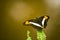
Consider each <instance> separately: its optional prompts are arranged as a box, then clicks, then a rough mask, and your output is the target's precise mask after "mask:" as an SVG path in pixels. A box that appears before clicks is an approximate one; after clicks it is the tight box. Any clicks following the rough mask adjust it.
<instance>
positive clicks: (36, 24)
mask: <svg viewBox="0 0 60 40" xmlns="http://www.w3.org/2000/svg"><path fill="white" fill-rule="evenodd" d="M29 23H30V24H33V25H35V26H38V27H41V28H43V27H42V26H41V25H39V24H38V23H34V22H29Z"/></svg>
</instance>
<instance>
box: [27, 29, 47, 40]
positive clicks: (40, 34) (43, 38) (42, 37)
mask: <svg viewBox="0 0 60 40" xmlns="http://www.w3.org/2000/svg"><path fill="white" fill-rule="evenodd" d="M29 34H30V31H29V30H28V31H27V40H32V39H31V37H30V36H29ZM37 40H46V35H45V33H44V31H43V30H37Z"/></svg>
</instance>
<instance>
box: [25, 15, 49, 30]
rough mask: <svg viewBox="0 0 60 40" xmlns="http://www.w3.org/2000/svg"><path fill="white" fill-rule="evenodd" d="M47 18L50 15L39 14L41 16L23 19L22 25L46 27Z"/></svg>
mask: <svg viewBox="0 0 60 40" xmlns="http://www.w3.org/2000/svg"><path fill="white" fill-rule="evenodd" d="M49 18H50V17H49V16H47V15H45V16H41V17H39V18H36V19H31V20H27V21H25V22H24V25H31V26H35V27H38V28H42V29H43V28H46V26H47V22H48V20H49Z"/></svg>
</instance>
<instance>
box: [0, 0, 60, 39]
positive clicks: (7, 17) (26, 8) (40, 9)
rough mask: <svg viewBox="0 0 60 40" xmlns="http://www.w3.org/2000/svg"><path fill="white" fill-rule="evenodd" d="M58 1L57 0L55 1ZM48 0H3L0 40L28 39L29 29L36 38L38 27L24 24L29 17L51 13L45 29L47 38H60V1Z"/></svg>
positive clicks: (0, 5) (0, 7)
mask: <svg viewBox="0 0 60 40" xmlns="http://www.w3.org/2000/svg"><path fill="white" fill-rule="evenodd" d="M55 2H56V1H55ZM55 2H54V1H47V0H1V1H0V9H1V14H0V16H1V19H0V20H1V26H0V40H26V38H27V35H26V34H27V33H26V32H27V30H30V32H31V34H30V36H31V37H32V39H33V40H37V39H36V31H37V30H36V29H34V28H33V27H32V26H24V25H23V22H24V21H25V20H28V19H33V18H36V17H40V16H42V15H49V16H50V20H49V22H48V25H47V28H46V29H44V31H45V33H46V35H47V40H60V5H58V4H60V3H58V2H59V1H58V2H57V3H55Z"/></svg>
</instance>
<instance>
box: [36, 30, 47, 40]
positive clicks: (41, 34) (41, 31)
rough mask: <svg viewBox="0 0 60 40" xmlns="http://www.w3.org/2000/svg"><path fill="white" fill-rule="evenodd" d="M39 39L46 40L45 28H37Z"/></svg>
mask: <svg viewBox="0 0 60 40" xmlns="http://www.w3.org/2000/svg"><path fill="white" fill-rule="evenodd" d="M37 40H46V35H45V33H44V31H43V30H37Z"/></svg>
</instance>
